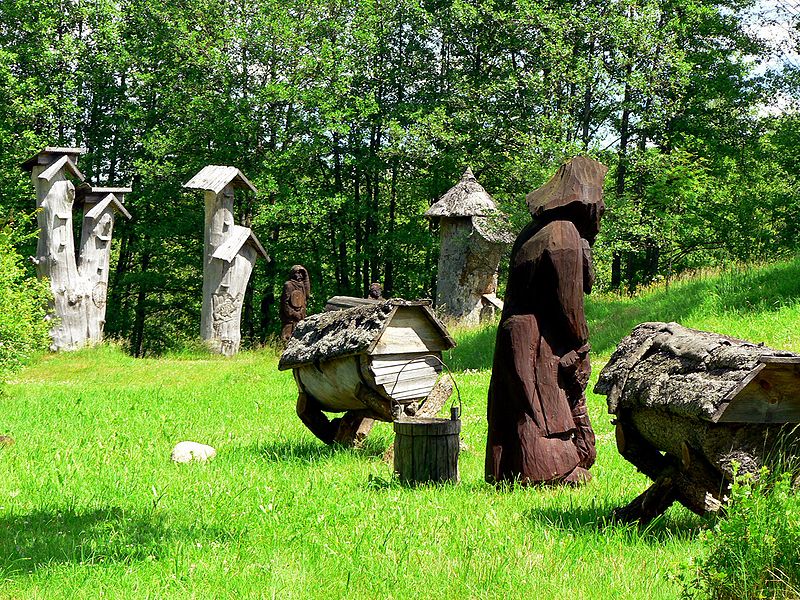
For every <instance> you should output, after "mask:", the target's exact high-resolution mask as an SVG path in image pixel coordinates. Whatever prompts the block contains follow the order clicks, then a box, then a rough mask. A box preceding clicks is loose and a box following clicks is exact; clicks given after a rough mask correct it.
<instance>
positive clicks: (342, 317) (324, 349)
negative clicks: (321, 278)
mask: <svg viewBox="0 0 800 600" xmlns="http://www.w3.org/2000/svg"><path fill="white" fill-rule="evenodd" d="M412 313H413V314H412ZM395 318H397V319H398V321H397V322H398V324H399V326H398V327H393V323H394V320H395ZM414 327H418V328H419V331H418V332H415V331H413V328H414ZM385 334H386V335H388V336H390V337H392V338H393V339H396V340H397V344H398V345H397V346H394V345H393V344H392V343H387V342H385V341H384V339H383V336H384V335H385ZM406 342H407V345H403V346H402V349H401V348H400V345H401V344H405V343H406ZM454 346H455V341H454V340H453V338H452V337H451V336H450V334H449V333H448V331H447V328H446V327H445V326H444V324H442V323H441V322H440V321H439V320H438V319H437V318H436V316H435V315H434V314H433V311H431V309H430V307H429V306H427V305H425V304H423V303H420V302H407V301H405V300H401V299H394V300H385V301H383V302H379V303H375V304H368V305H366V304H365V305H363V306H356V307H353V308H348V309H343V310H337V311H328V312H324V313H320V314H317V315H311V316H310V317H307V318H305V319H303V320H302V321H301V322H300V323H298V325H297V328H296V329H295V331H294V334H293V336H292V338H291V339H290V340H289V341H288V343H287V345H286V349H285V350H284V351H283V354H281V359H280V362H279V363H278V368H279V369H281V370H285V369H291V368H296V367H299V366H301V365H304V364H309V363H321V362H324V361H326V360H332V359H334V358H341V357H344V356H352V355H355V354H376V353H379V354H398V353H407V352H415V353H416V352H420V351H422V352H431V353H435V352H438V351H440V350H446V349H450V348H453V347H454ZM412 348H413V349H412Z"/></svg>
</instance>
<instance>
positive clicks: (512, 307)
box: [486, 156, 608, 484]
mask: <svg viewBox="0 0 800 600" xmlns="http://www.w3.org/2000/svg"><path fill="white" fill-rule="evenodd" d="M607 170H608V169H607V167H605V166H604V165H602V164H600V163H599V162H597V161H594V160H591V159H589V158H585V157H582V156H578V157H576V158H573V159H572V160H571V161H570V162H568V163H567V164H565V165H562V166H561V167H560V168H559V169H558V172H556V174H555V176H553V178H552V179H550V181H548V182H547V183H546V184H545V185H543V186H542V187H540V188H539V189H537V190H534V191H533V192H531V193H530V194H528V196H527V198H526V200H527V203H528V208H529V209H530V211H531V215H532V216H533V222H532V223H531V224H530V225H528V226H527V227H525V228H524V229H523V230H522V232H521V233H520V234H519V236H518V237H517V240H516V242H515V243H514V248H513V251H512V255H511V265H510V268H509V278H508V286H507V290H506V297H505V306H504V307H503V315H502V318H501V320H500V325H499V327H498V331H497V341H496V345H495V355H494V365H493V367H492V380H491V383H490V385H489V403H488V420H489V434H488V440H487V444H486V480H487V481H489V482H497V483H499V482H502V481H508V482H513V481H516V482H519V483H523V484H533V483H545V482H549V483H568V484H580V483H583V482H585V481H588V480H589V479H590V478H591V476H590V474H589V471H588V469H589V467H591V466H592V464H594V459H595V455H596V453H595V448H594V442H595V437H594V432H593V431H592V427H591V425H590V423H589V417H588V414H587V412H586V399H585V396H584V390H585V389H586V384H587V382H588V380H589V373H590V370H591V367H590V364H589V344H588V343H587V342H588V334H589V332H588V328H587V326H586V318H585V316H584V313H583V295H584V294H586V293H589V291H590V290H591V287H592V282H593V272H592V259H591V250H590V246H591V244H592V243H593V242H594V238H595V236H596V235H597V233H598V231H599V228H600V218H601V217H602V215H603V210H604V205H603V178H604V177H605V174H606V171H607Z"/></svg>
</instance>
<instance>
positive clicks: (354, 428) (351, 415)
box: [333, 410, 375, 448]
mask: <svg viewBox="0 0 800 600" xmlns="http://www.w3.org/2000/svg"><path fill="white" fill-rule="evenodd" d="M374 424H375V419H370V418H369V417H365V416H364V415H363V411H355V410H349V411H347V412H346V413H345V414H344V416H343V417H342V418H341V420H340V421H339V427H338V428H337V431H336V435H335V436H334V438H333V441H334V442H336V443H337V444H341V445H342V446H348V447H353V448H359V447H361V445H362V444H363V443H364V440H365V439H367V436H368V435H369V432H370V431H371V430H372V426H373V425H374Z"/></svg>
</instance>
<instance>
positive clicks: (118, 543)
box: [0, 507, 174, 577]
mask: <svg viewBox="0 0 800 600" xmlns="http://www.w3.org/2000/svg"><path fill="white" fill-rule="evenodd" d="M173 535H174V534H173V533H172V532H171V531H170V530H169V529H168V528H166V527H165V526H164V525H163V523H162V520H161V518H160V517H159V516H158V515H157V514H153V515H142V514H135V513H131V512H130V511H124V510H123V509H121V508H115V507H110V508H101V509H96V510H87V511H85V512H78V511H75V510H72V509H65V510H58V509H54V510H52V511H36V512H32V513H29V514H24V515H11V516H7V517H5V518H2V519H0V575H2V576H6V577H8V576H11V575H15V574H25V573H31V572H33V571H35V570H36V569H37V568H39V567H41V566H43V565H48V564H52V563H74V564H105V563H123V564H129V563H133V562H138V561H144V560H158V559H159V558H162V557H163V555H164V554H165V552H166V549H167V546H168V544H169V543H170V542H172V541H173V540H174V537H173Z"/></svg>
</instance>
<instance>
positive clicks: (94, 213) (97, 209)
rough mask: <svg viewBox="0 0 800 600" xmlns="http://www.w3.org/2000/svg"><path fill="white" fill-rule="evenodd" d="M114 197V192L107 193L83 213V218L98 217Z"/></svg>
mask: <svg viewBox="0 0 800 600" xmlns="http://www.w3.org/2000/svg"><path fill="white" fill-rule="evenodd" d="M113 199H114V194H108V195H107V196H106V197H105V198H103V199H102V200H101V201H100V202H98V203H97V204H95V205H94V206H93V207H92V208H90V209H89V210H88V211H86V213H85V214H84V215H83V217H84V218H85V219H96V218H97V217H99V216H100V215H101V214H102V212H103V211H104V210H105V209H106V208H108V205H109V204H111V201H112V200H113Z"/></svg>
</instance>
